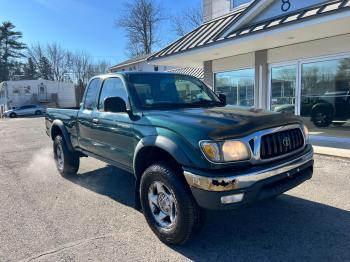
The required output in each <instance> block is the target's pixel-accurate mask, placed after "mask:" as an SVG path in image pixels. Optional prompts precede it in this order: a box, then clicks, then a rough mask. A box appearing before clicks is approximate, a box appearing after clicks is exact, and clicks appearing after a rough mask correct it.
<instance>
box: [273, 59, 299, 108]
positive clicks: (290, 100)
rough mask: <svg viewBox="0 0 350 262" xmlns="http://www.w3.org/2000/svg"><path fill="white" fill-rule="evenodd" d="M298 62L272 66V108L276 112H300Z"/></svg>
mask: <svg viewBox="0 0 350 262" xmlns="http://www.w3.org/2000/svg"><path fill="white" fill-rule="evenodd" d="M297 68H298V67H297V64H288V65H276V66H274V65H272V66H271V67H270V109H271V110H273V111H276V112H291V113H295V114H297V113H298V110H297V108H298V106H297V104H298V103H297V101H296V100H297V93H298V92H297V83H298V81H297V79H298V70H297Z"/></svg>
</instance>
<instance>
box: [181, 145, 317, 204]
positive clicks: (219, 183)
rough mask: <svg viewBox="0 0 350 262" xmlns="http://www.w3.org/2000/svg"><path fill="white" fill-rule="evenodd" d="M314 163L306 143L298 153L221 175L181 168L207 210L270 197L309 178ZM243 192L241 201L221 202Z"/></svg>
mask: <svg viewBox="0 0 350 262" xmlns="http://www.w3.org/2000/svg"><path fill="white" fill-rule="evenodd" d="M313 163H314V161H313V150H312V147H311V146H307V147H306V148H305V150H303V152H301V153H300V154H298V155H297V156H293V157H292V158H289V159H287V160H283V161H282V162H278V163H273V164H270V165H268V166H267V165H263V166H255V167H251V168H250V169H248V170H244V171H242V170H241V171H239V170H238V171H231V172H229V173H225V174H221V175H220V176H214V175H213V173H208V172H204V171H200V170H195V169H188V168H184V175H185V178H186V181H187V183H188V184H189V185H190V188H191V191H192V194H193V196H194V198H195V199H196V201H197V203H198V205H199V206H201V207H203V208H206V209H230V208H236V207H240V206H243V205H248V204H250V203H254V202H256V201H260V200H263V199H267V198H271V197H273V196H276V195H279V194H282V193H283V192H285V191H288V190H289V189H292V188H294V187H296V186H297V185H299V184H301V183H302V182H304V181H305V180H307V179H310V178H311V177H312V173H313ZM242 193H243V194H244V195H243V199H242V200H241V201H238V202H236V203H229V204H223V203H222V200H221V198H222V197H225V196H231V195H237V194H242Z"/></svg>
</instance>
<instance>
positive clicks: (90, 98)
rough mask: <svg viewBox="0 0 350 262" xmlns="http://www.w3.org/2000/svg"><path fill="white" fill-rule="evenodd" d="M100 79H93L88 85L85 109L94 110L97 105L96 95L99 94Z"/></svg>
mask: <svg viewBox="0 0 350 262" xmlns="http://www.w3.org/2000/svg"><path fill="white" fill-rule="evenodd" d="M99 83H100V80H99V79H98V78H95V79H92V80H91V81H90V84H89V86H88V90H87V92H86V96H85V102H84V109H88V110H92V109H93V108H94V107H95V106H96V97H97V94H98V88H99Z"/></svg>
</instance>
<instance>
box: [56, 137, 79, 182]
mask: <svg viewBox="0 0 350 262" xmlns="http://www.w3.org/2000/svg"><path fill="white" fill-rule="evenodd" d="M53 152H54V158H55V162H56V167H57V170H58V172H60V174H61V175H62V176H69V175H74V174H76V173H77V172H78V169H79V165H80V159H79V155H78V154H77V153H75V152H71V151H69V150H68V148H67V145H66V142H65V141H64V139H63V138H62V137H61V136H60V135H58V136H56V137H55V140H54V142H53Z"/></svg>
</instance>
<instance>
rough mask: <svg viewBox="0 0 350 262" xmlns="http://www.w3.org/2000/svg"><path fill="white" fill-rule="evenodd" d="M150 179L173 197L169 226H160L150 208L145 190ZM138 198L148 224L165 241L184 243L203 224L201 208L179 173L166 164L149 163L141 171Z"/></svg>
mask: <svg viewBox="0 0 350 262" xmlns="http://www.w3.org/2000/svg"><path fill="white" fill-rule="evenodd" d="M154 182H160V183H162V184H164V185H165V186H166V187H167V188H168V189H170V191H171V193H172V194H173V195H174V197H175V203H176V211H177V212H176V216H177V217H176V220H175V222H174V225H173V226H172V227H171V228H164V227H162V226H161V225H160V224H159V223H158V222H157V221H156V219H155V218H154V215H153V212H152V210H151V208H152V207H151V205H150V203H149V197H148V193H149V190H150V187H151V185H152V184H153V183H154ZM140 201H141V206H142V210H143V213H144V216H145V218H146V220H147V223H148V225H149V226H150V227H151V229H152V231H153V232H154V233H155V234H156V235H157V236H158V238H159V239H160V240H161V241H162V242H164V243H166V244H176V245H177V244H184V243H185V242H186V241H188V240H189V239H191V238H192V237H193V236H194V235H195V233H196V232H197V231H198V230H199V229H200V228H201V226H202V225H203V223H204V219H205V211H203V210H202V209H201V208H200V207H199V206H198V205H197V203H196V201H195V200H194V198H193V196H192V193H191V191H190V189H189V187H188V185H187V184H186V182H185V180H184V178H183V177H182V174H181V173H180V171H176V169H175V168H173V167H171V165H168V164H166V163H156V164H152V165H151V166H150V167H148V168H147V169H146V171H145V172H144V173H143V175H142V177H141V183H140Z"/></svg>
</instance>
